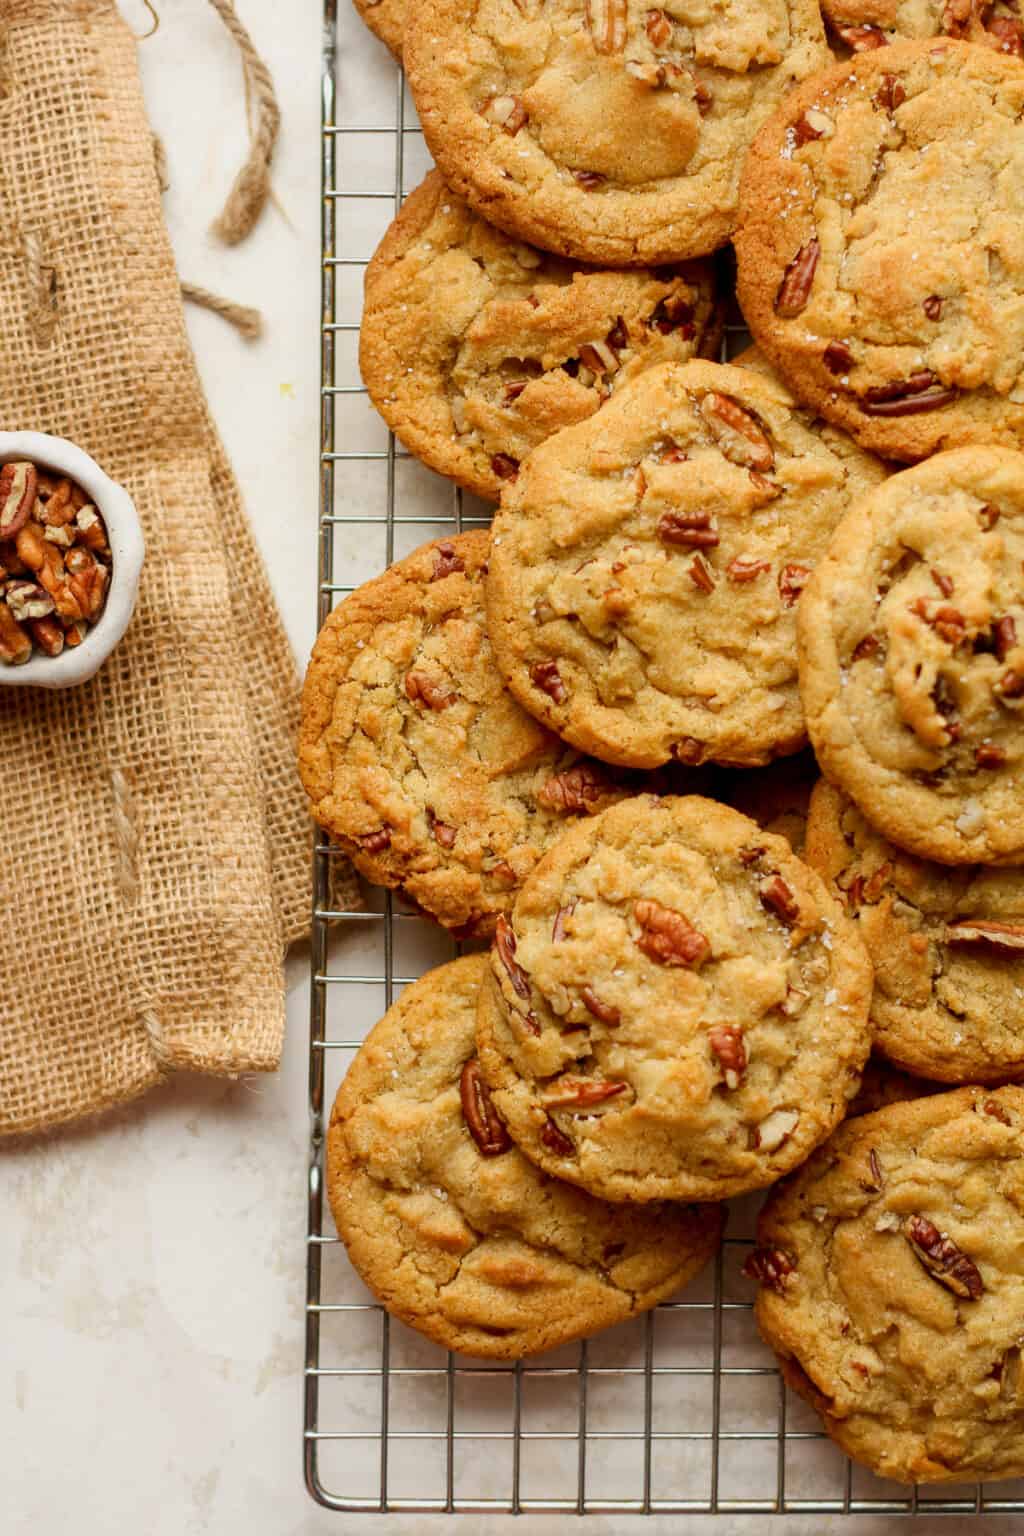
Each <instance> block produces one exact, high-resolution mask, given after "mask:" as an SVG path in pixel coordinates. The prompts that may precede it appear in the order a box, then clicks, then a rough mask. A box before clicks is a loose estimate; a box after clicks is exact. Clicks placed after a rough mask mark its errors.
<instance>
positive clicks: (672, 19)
mask: <svg viewBox="0 0 1024 1536" xmlns="http://www.w3.org/2000/svg"><path fill="white" fill-rule="evenodd" d="M404 58H405V67H406V70H407V72H408V76H409V84H410V86H411V88H412V93H413V98H414V100H415V102H416V107H417V110H418V112H419V116H420V121H421V123H422V125H423V132H424V134H425V136H426V139H427V144H428V146H429V148H430V150H431V152H432V154H433V156H434V158H435V160H436V161H437V163H438V165H439V166H440V168H441V171H442V173H443V175H444V177H445V180H446V181H447V182H448V184H449V185H450V186H451V187H453V188H454V189H455V191H457V192H458V193H459V194H460V195H461V196H463V197H465V198H466V200H467V202H469V203H470V204H471V205H472V206H473V207H474V208H475V209H476V211H477V212H478V213H480V214H482V215H483V216H484V217H485V218H487V219H489V220H490V222H491V223H493V224H497V225H498V226H499V227H500V228H501V229H505V230H507V231H508V232H509V233H510V234H513V235H515V236H517V237H518V238H519V239H521V240H529V241H530V242H531V243H532V244H534V245H539V246H543V247H544V249H545V250H551V251H557V252H559V253H560V254H561V255H563V256H571V257H573V258H574V259H576V260H579V261H591V262H600V263H606V264H608V265H609V266H625V267H633V266H641V267H642V266H651V265H656V264H658V263H659V262H665V261H679V260H682V259H683V258H686V257H691V256H705V255H707V254H708V253H709V252H711V251H713V250H715V249H717V247H718V246H720V245H723V244H724V243H725V241H726V240H727V239H728V238H729V235H730V233H731V232H732V229H733V225H734V221H735V214H736V197H737V186H738V182H739V172H740V166H741V163H742V160H743V155H744V153H745V151H746V148H747V146H748V144H749V143H750V141H751V139H752V137H753V136H754V134H755V132H756V131H757V129H758V128H759V127H760V125H761V123H763V122H764V120H765V118H766V117H767V116H768V115H769V114H770V113H771V112H772V110H773V109H774V107H775V106H776V105H777V103H778V102H779V101H780V100H781V99H782V97H783V96H784V95H785V93H786V92H787V91H788V90H789V89H790V87H791V86H792V85H793V83H794V82H795V81H798V80H802V79H804V78H805V76H807V75H809V74H812V73H813V71H814V70H816V69H821V68H823V67H824V65H825V64H826V63H827V62H828V58H829V54H828V50H827V46H826V44H825V39H824V33H823V30H822V25H821V16H820V14H819V12H818V8H817V6H816V5H814V4H812V3H811V0H736V3H735V4H734V5H732V6H731V7H730V8H729V9H728V10H725V9H719V10H711V9H707V10H701V9H699V8H697V9H695V8H693V7H690V8H689V9H688V8H687V7H686V6H685V5H683V4H680V3H678V0H669V3H668V4H666V5H665V6H663V7H661V8H657V9H649V8H648V7H647V6H646V5H636V4H631V3H629V0H545V3H544V4H541V3H540V0H518V3H517V0H482V3H481V4H479V5H476V6H473V7H471V8H470V7H466V6H465V5H462V4H460V3H459V0H435V3H434V4H433V5H431V6H430V7H429V8H428V9H427V10H426V12H425V13H423V14H421V15H420V16H418V17H417V23H416V26H415V27H414V28H411V29H410V30H409V32H408V33H407V35H406V38H405V51H404Z"/></svg>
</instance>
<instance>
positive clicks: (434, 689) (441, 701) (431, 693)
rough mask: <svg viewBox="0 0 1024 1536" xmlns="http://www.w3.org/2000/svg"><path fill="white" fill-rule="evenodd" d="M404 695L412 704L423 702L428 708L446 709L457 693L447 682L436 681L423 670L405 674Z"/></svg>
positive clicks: (456, 696)
mask: <svg viewBox="0 0 1024 1536" xmlns="http://www.w3.org/2000/svg"><path fill="white" fill-rule="evenodd" d="M405 696H406V698H408V699H411V700H412V702H413V703H414V704H425V705H426V706H427V708H428V709H433V710H438V711H439V710H442V709H447V708H448V707H449V706H450V705H452V704H454V703H455V700H456V699H457V698H458V694H457V693H456V692H455V690H454V688H449V687H448V684H447V683H442V682H437V681H436V680H435V679H434V678H432V677H428V676H427V674H426V673H425V672H407V673H406V674H405Z"/></svg>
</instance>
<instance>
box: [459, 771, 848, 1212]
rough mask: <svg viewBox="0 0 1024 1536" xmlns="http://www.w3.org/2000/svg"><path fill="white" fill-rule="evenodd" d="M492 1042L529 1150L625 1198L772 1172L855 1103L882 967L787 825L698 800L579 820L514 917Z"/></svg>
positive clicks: (493, 989) (798, 1155)
mask: <svg viewBox="0 0 1024 1536" xmlns="http://www.w3.org/2000/svg"><path fill="white" fill-rule="evenodd" d="M491 971H492V974H491V977H490V979H489V982H488V984H487V985H485V986H484V987H483V988H482V989H481V993H480V1013H479V1025H478V1030H477V1044H478V1047H479V1050H480V1062H481V1065H482V1067H483V1070H484V1074H485V1076H486V1078H487V1080H488V1082H489V1084H490V1086H491V1090H492V1094H493V1099H494V1103H495V1106H496V1108H497V1111H498V1113H499V1114H500V1115H501V1116H502V1118H503V1119H504V1121H505V1122H506V1124H507V1125H508V1128H509V1132H510V1134H511V1135H512V1137H513V1138H514V1140H515V1141H516V1142H517V1143H518V1144H519V1145H520V1146H521V1147H522V1149H523V1151H524V1152H525V1153H526V1154H527V1156H529V1157H531V1158H533V1160H534V1161H535V1162H537V1163H539V1164H540V1165H541V1167H542V1168H544V1169H546V1170H547V1171H548V1172H549V1173H553V1174H556V1175H557V1176H558V1177H559V1178H563V1179H569V1180H571V1181H572V1182H573V1183H576V1184H581V1185H583V1186H584V1188H587V1189H589V1190H591V1191H592V1192H593V1193H594V1194H596V1195H602V1196H604V1197H605V1198H607V1199H612V1200H654V1199H686V1200H722V1199H725V1198H726V1197H727V1196H730V1195H736V1194H740V1193H741V1192H742V1191H744V1190H748V1189H757V1188H760V1187H761V1186H762V1185H765V1184H770V1183H772V1182H773V1180H775V1179H777V1178H779V1176H780V1175H781V1174H783V1173H785V1172H787V1171H788V1170H789V1169H791V1168H794V1167H795V1166H796V1165H797V1164H798V1163H800V1162H802V1161H803V1160H804V1158H805V1157H807V1155H808V1153H809V1152H810V1151H811V1150H812V1149H813V1148H814V1147H816V1146H817V1145H818V1143H819V1142H821V1141H822V1140H824V1138H825V1137H826V1136H827V1135H828V1134H829V1132H830V1131H831V1130H832V1129H833V1127H834V1126H835V1125H836V1124H837V1122H838V1121H839V1120H840V1119H842V1117H843V1115H844V1113H845V1111H846V1105H847V1101H848V1099H849V1098H851V1097H852V1096H853V1094H855V1093H856V1091H857V1086H858V1083H859V1079H860V1071H861V1068H862V1067H863V1065H864V1061H865V1058H866V1057H867V1054H868V1045H869V1035H868V1028H867V1015H868V1001H869V998H870V993H871V967H870V965H869V964H868V960H867V956H866V955H865V953H864V949H863V946H862V945H861V943H860V940H859V939H858V938H857V935H856V933H855V931H854V930H853V927H852V925H851V924H850V922H849V921H848V919H847V918H846V917H845V916H844V915H843V912H842V909H841V908H840V907H839V905H838V903H837V902H835V901H834V900H833V899H832V897H831V896H830V895H829V894H828V892H827V891H826V889H825V887H824V885H823V884H822V882H821V880H819V878H818V876H817V875H815V874H814V873H813V871H811V870H810V869H808V868H807V867H806V865H804V864H802V863H801V862H800V860H799V859H797V858H796V857H795V855H794V854H793V852H792V850H791V849H790V847H789V844H788V843H787V842H786V841H785V839H784V838H781V837H775V836H773V835H772V834H771V833H768V832H762V830H761V829H760V827H758V826H757V825H756V823H754V822H752V821H750V820H749V819H748V818H747V817H746V816H741V815H740V814H739V813H738V812H737V811H733V810H730V809H729V808H728V807H727V806H724V805H720V804H718V803H717V802H715V801H713V800H705V799H703V798H701V797H699V796H696V795H691V796H686V797H681V798H673V797H668V798H666V799H663V800H655V799H654V798H653V797H652V796H648V795H642V796H639V797H637V798H634V799H631V800H626V801H623V802H622V803H621V804H619V805H616V806H612V807H611V808H610V809H609V810H607V811H605V812H603V813H602V814H601V815H600V816H596V817H594V818H592V819H591V820H590V821H587V822H585V823H578V824H577V825H576V826H574V827H572V828H571V829H570V830H569V831H568V832H567V833H566V834H565V836H564V837H562V839H561V840H560V841H559V842H558V843H556V844H555V846H554V847H553V848H552V849H551V851H550V852H549V853H548V854H547V855H546V857H545V858H544V859H543V860H542V861H541V863H540V864H539V865H538V866H537V868H536V869H535V870H534V872H533V874H532V875H531V876H530V878H529V879H528V880H527V881H526V883H525V885H524V886H523V889H522V890H521V891H520V893H519V896H518V898H517V900H516V904H515V907H514V909H513V913H512V917H511V921H510V920H509V919H508V918H506V917H502V918H501V919H500V921H499V923H498V928H497V933H496V936H495V944H494V948H493V950H492V954H491Z"/></svg>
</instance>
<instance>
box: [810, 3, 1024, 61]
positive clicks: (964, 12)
mask: <svg viewBox="0 0 1024 1536" xmlns="http://www.w3.org/2000/svg"><path fill="white" fill-rule="evenodd" d="M821 10H822V14H823V15H824V17H825V20H826V21H827V22H828V23H829V25H830V27H831V28H832V31H833V32H834V33H835V35H836V37H837V38H838V40H839V41H840V42H841V43H845V44H846V46H847V47H848V48H851V49H852V50H853V52H854V53H871V52H873V51H874V49H876V48H884V47H885V45H886V44H887V43H894V42H900V41H901V40H903V39H905V38H921V37H955V38H966V39H967V40H968V41H969V42H972V43H987V44H988V45H989V47H990V48H998V49H999V51H1000V52H1001V53H1008V54H1011V55H1013V56H1014V57H1016V58H1020V56H1021V54H1022V53H1024V27H1022V26H1021V23H1020V20H1019V19H1018V17H1017V13H1016V12H1017V3H1016V0H994V3H993V0H824V4H823V5H822V7H821Z"/></svg>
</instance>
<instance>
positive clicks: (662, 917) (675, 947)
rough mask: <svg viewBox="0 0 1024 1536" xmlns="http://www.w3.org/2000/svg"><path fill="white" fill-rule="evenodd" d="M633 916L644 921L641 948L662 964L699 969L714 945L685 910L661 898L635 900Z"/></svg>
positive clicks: (641, 930)
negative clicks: (669, 905) (666, 903)
mask: <svg viewBox="0 0 1024 1536" xmlns="http://www.w3.org/2000/svg"><path fill="white" fill-rule="evenodd" d="M633 916H634V917H635V918H636V921H637V922H638V923H639V925H640V937H639V938H638V939H637V941H636V943H637V948H638V949H640V950H641V951H642V952H643V953H644V954H645V955H646V956H647V958H648V959H649V960H655V961H657V963H658V964H659V965H683V966H686V967H687V968H688V969H689V970H696V969H697V968H698V967H699V966H700V965H702V964H703V962H704V961H705V960H706V959H707V958H708V956H709V955H710V953H711V945H710V944H709V943H708V940H707V938H706V937H705V936H704V934H703V933H701V931H700V929H699V928H695V927H694V926H693V924H692V923H691V922H690V920H689V918H688V917H684V916H683V914H682V912H674V911H673V910H672V908H671V907H663V906H662V905H661V903H660V902H658V901H635V902H634V903H633Z"/></svg>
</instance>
